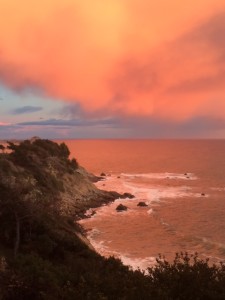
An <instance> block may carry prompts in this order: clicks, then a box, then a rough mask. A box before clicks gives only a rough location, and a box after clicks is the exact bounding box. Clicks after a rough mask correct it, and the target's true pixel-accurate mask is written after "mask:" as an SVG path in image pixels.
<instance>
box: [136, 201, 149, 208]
mask: <svg viewBox="0 0 225 300" xmlns="http://www.w3.org/2000/svg"><path fill="white" fill-rule="evenodd" d="M137 206H141V207H145V206H148V204H146V203H145V202H143V201H141V202H139V203H138V204H137Z"/></svg>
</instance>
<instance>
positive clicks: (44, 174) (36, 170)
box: [0, 139, 120, 217]
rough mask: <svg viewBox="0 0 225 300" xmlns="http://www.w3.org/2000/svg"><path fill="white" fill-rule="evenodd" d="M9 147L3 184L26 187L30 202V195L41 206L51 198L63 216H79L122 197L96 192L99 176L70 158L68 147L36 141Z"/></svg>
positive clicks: (0, 164) (2, 165)
mask: <svg viewBox="0 0 225 300" xmlns="http://www.w3.org/2000/svg"><path fill="white" fill-rule="evenodd" d="M8 147H9V148H10V150H11V152H10V153H2V154H1V156H0V184H1V185H2V186H3V187H5V188H6V189H9V190H10V189H11V190H12V189H14V190H16V189H17V190H18V191H19V189H20V188H22V187H23V188H25V189H26V191H24V192H23V197H25V198H26V199H27V201H28V198H31V196H32V197H33V200H32V201H34V198H35V197H36V198H37V199H36V200H37V202H39V203H40V202H42V201H43V199H44V198H48V201H50V202H52V203H51V205H52V206H53V205H54V208H57V209H58V211H59V212H60V214H63V215H67V216H68V215H69V216H74V217H80V216H83V213H84V212H85V210H86V209H88V208H90V207H96V206H99V205H101V204H102V203H107V202H109V201H112V200H114V199H115V198H117V197H119V196H120V195H119V194H118V193H115V192H107V191H102V190H99V189H97V188H96V186H95V185H94V184H93V183H92V181H95V180H97V177H95V176H94V175H92V174H89V173H88V172H87V171H86V170H85V169H84V168H82V167H80V166H79V165H78V163H77V162H76V160H75V159H72V160H70V159H69V150H68V148H67V147H66V145H65V144H61V145H58V144H56V143H53V142H51V141H48V140H40V139H35V140H33V141H24V142H22V143H20V144H18V145H15V144H13V143H9V146H8ZM34 193H35V195H34ZM52 197H53V198H54V197H55V201H54V200H50V199H51V198H52ZM56 200H57V201H56ZM48 201H47V202H48Z"/></svg>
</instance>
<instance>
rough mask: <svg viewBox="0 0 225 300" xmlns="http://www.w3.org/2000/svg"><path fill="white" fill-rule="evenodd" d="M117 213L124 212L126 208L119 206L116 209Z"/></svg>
mask: <svg viewBox="0 0 225 300" xmlns="http://www.w3.org/2000/svg"><path fill="white" fill-rule="evenodd" d="M116 210H117V211H124V210H127V207H126V206H125V205H123V204H119V205H118V206H117V208H116Z"/></svg>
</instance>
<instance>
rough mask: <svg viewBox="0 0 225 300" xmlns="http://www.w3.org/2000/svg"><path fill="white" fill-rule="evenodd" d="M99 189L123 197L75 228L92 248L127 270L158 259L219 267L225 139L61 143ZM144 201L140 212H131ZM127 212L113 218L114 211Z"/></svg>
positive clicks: (223, 241)
mask: <svg viewBox="0 0 225 300" xmlns="http://www.w3.org/2000/svg"><path fill="white" fill-rule="evenodd" d="M65 142H66V144H67V145H68V146H69V148H70V151H71V156H72V157H75V158H77V160H78V162H79V163H80V164H81V165H82V166H84V167H85V168H86V169H87V170H88V171H90V172H92V173H94V174H96V175H99V174H100V173H101V172H104V173H105V174H107V176H106V178H105V180H104V181H100V182H98V183H96V185H97V186H98V187H99V188H100V189H105V190H115V191H118V192H121V193H123V192H130V193H132V194H133V195H134V196H135V198H134V199H117V200H116V201H115V202H114V203H112V204H109V205H106V206H103V207H100V208H98V209H96V214H95V215H94V216H92V217H91V218H88V219H85V220H81V221H80V223H81V224H82V226H83V227H84V228H85V229H86V231H87V236H88V238H89V239H90V241H91V243H92V245H93V246H94V247H95V249H96V250H97V251H98V252H99V253H100V254H102V255H104V256H111V255H114V256H116V257H119V258H121V260H122V261H123V262H124V263H125V264H128V265H131V266H132V267H134V268H137V267H140V268H141V269H145V268H147V267H148V266H151V265H152V264H154V263H155V258H156V257H157V256H158V254H159V253H161V254H162V255H165V257H166V258H167V259H168V260H172V259H173V258H174V256H175V253H176V252H179V251H187V252H189V253H195V252H198V254H199V256H201V257H203V258H204V257H209V258H210V261H211V262H219V261H225V141H224V140H67V141H65ZM140 201H144V202H145V203H146V204H147V205H148V206H147V207H138V206H137V204H138V202H140ZM120 203H122V204H124V205H126V206H127V207H128V210H127V211H124V212H119V213H118V212H117V211H116V207H117V205H118V204H120Z"/></svg>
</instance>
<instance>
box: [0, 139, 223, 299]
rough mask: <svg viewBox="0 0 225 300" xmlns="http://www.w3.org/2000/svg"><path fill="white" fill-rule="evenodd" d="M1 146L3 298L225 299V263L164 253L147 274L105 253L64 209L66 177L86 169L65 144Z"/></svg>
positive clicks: (0, 274)
mask: <svg viewBox="0 0 225 300" xmlns="http://www.w3.org/2000/svg"><path fill="white" fill-rule="evenodd" d="M8 148H9V149H10V150H11V152H10V153H5V149H4V147H0V150H2V153H1V154H0V299H7V300H9V299H32V300H36V299H50V300H51V299H52V300H53V299H54V300H55V299H68V300H69V299H71V300H74V299H80V300H86V299H91V300H92V299H93V300H95V299H96V300H103V299H105V300H106V299H112V300H120V299H121V300H122V299H123V300H126V299H128V300H132V299H134V300H142V299H156V300H157V299H168V300H169V299H171V300H172V299H204V300H207V299H225V266H224V265H223V264H221V265H218V266H215V265H213V266H210V265H209V264H208V261H207V260H205V261H204V260H201V259H199V258H198V256H197V255H188V254H187V253H179V254H177V255H176V257H175V259H174V262H172V263H169V262H167V261H166V260H165V259H164V258H163V257H159V258H158V260H157V265H156V266H155V267H154V268H149V269H148V270H147V271H146V272H145V273H143V272H141V271H140V270H138V271H132V270H131V269H130V268H129V267H126V266H124V265H123V264H122V263H121V261H120V260H118V259H115V258H112V257H111V258H109V259H106V258H103V257H101V256H100V255H98V254H97V253H95V252H94V251H93V250H91V249H90V248H89V247H88V245H87V244H86V243H84V241H82V240H81V239H80V238H79V234H78V233H80V232H81V229H80V227H79V226H78V225H77V224H76V223H75V222H74V218H73V217H72V216H71V215H69V214H68V215H65V214H62V213H61V210H60V202H61V198H62V195H63V193H65V192H66V191H65V185H64V180H63V178H64V176H65V175H66V174H70V175H71V176H73V175H74V176H75V173H76V172H77V169H78V168H79V166H78V164H77V162H76V160H75V159H73V160H70V159H69V154H70V153H69V150H68V148H67V146H66V145H65V144H64V143H62V144H61V145H58V144H56V143H53V142H51V141H48V140H40V139H37V140H35V141H33V142H30V141H24V142H22V143H21V144H19V145H15V144H13V143H8Z"/></svg>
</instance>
